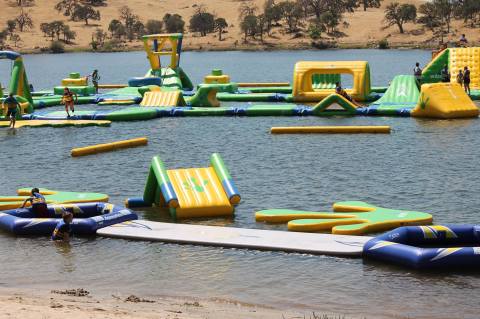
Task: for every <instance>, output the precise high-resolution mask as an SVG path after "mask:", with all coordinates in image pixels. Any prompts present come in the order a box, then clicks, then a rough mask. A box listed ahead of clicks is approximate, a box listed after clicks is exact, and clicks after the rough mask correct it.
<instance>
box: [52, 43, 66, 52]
mask: <svg viewBox="0 0 480 319" xmlns="http://www.w3.org/2000/svg"><path fill="white" fill-rule="evenodd" d="M50 51H52V53H63V52H65V46H64V45H63V43H62V42H60V41H53V42H52V43H51V44H50Z"/></svg>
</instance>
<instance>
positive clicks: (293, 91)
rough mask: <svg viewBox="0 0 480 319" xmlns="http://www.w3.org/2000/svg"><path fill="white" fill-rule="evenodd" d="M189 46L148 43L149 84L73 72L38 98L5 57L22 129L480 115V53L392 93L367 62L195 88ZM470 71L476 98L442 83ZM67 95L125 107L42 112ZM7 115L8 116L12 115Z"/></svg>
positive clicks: (468, 51) (174, 38) (171, 41)
mask: <svg viewBox="0 0 480 319" xmlns="http://www.w3.org/2000/svg"><path fill="white" fill-rule="evenodd" d="M182 39H183V35H182V34H157V35H147V36H144V37H143V43H144V49H145V53H146V56H147V60H148V61H149V64H150V69H148V71H147V72H146V74H145V75H144V76H140V77H132V78H129V79H125V82H126V83H128V84H98V85H97V87H95V86H94V85H89V82H88V78H87V77H82V76H81V75H80V73H78V72H72V73H70V74H69V75H68V77H66V78H64V79H61V80H60V79H59V84H60V85H59V86H56V87H54V88H53V89H52V90H47V91H36V92H35V91H34V92H31V91H30V85H29V82H28V79H27V71H26V70H25V66H24V64H23V58H22V56H21V55H20V54H18V53H15V52H10V51H3V52H0V59H9V60H12V61H13V67H12V72H11V78H10V85H9V90H10V91H11V92H12V93H14V94H15V96H16V97H18V100H19V102H20V110H19V111H20V112H17V114H18V115H17V117H18V120H19V123H21V122H22V121H21V120H24V121H30V123H31V124H27V123H22V124H20V126H33V127H38V126H53V127H58V126H60V127H61V126H66V125H76V124H77V125H79V126H80V125H81V126H87V125H100V126H108V125H109V122H111V121H139V120H148V119H154V118H161V117H184V116H342V115H343V116H359V115H362V116H371V115H373V116H412V117H420V118H440V119H453V118H469V117H478V115H479V109H478V107H477V106H476V105H475V103H474V102H473V101H474V100H479V99H480V47H472V48H446V49H444V50H443V51H441V52H440V53H438V54H437V55H436V56H435V57H434V58H433V59H432V60H431V61H430V63H429V64H428V65H427V66H426V67H425V68H424V69H423V72H422V76H421V78H418V79H417V78H416V77H415V76H413V75H396V76H395V77H393V78H392V79H391V81H390V83H389V84H388V86H385V87H373V86H372V85H371V70H370V66H369V64H368V62H367V61H299V62H297V63H296V64H295V67H294V70H293V78H292V83H268V82H265V83H237V82H233V81H231V77H230V76H229V75H226V74H223V72H222V70H221V69H215V70H213V71H212V72H211V74H208V75H206V76H205V77H204V81H203V83H199V84H197V85H196V86H195V85H194V84H193V83H192V81H191V80H190V79H189V77H188V74H187V72H186V71H184V70H183V69H182V67H181V66H180V62H181V55H182ZM464 65H468V66H469V67H470V72H471V84H470V87H471V93H470V95H467V94H466V93H465V91H464V90H463V88H462V87H461V86H460V85H459V84H457V83H456V79H455V76H451V78H450V82H449V83H444V82H441V80H442V76H441V73H442V69H443V68H444V67H445V66H447V67H448V70H449V72H450V74H452V75H454V74H456V72H457V71H458V69H459V68H462V67H463V66H464ZM342 75H349V76H351V77H352V78H353V80H352V86H351V87H347V88H345V92H346V93H347V94H348V96H349V97H350V98H351V101H350V100H348V99H347V98H345V97H344V96H342V95H339V94H337V93H336V91H335V86H336V83H337V82H341V79H342ZM65 87H68V88H69V89H70V90H71V91H72V92H74V93H75V94H77V96H78V99H77V100H76V103H77V104H95V105H99V106H101V105H115V106H117V107H116V108H114V109H109V110H98V111H97V110H90V111H77V112H76V113H75V115H74V116H71V117H67V116H66V115H65V113H64V112H61V111H53V112H52V111H48V110H42V109H44V108H47V107H49V106H58V105H61V104H62V103H63V91H64V88H65ZM97 89H98V90H99V93H96V92H97ZM3 93H5V92H0V96H3ZM0 114H2V115H4V114H5V110H2V113H0ZM3 117H4V116H3ZM77 120H79V121H82V122H75V121H77ZM32 121H36V122H32ZM51 121H56V122H51ZM0 123H1V122H0Z"/></svg>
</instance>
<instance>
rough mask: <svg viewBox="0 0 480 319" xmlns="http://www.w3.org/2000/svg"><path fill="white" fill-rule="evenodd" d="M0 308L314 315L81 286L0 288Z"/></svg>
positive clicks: (79, 314)
mask: <svg viewBox="0 0 480 319" xmlns="http://www.w3.org/2000/svg"><path fill="white" fill-rule="evenodd" d="M0 309H1V312H0V318H22V319H30V318H31V319H37V318H49V319H56V318H58V319H64V318H69V319H85V318H96V319H102V318H122V319H130V318H131V319H133V318H136V319H142V318H172V319H173V318H178V319H183V318H192V319H193V318H209V319H216V318H218V319H220V318H221V319H229V318H251V319H255V318H263V319H270V318H275V319H278V318H285V319H288V318H314V316H313V312H301V311H282V310H278V309H274V308H268V307H263V306H258V305H251V304H243V303H239V302H234V301H228V300H201V299H193V298H174V297H155V298H154V297H141V296H135V295H120V294H112V295H110V296H97V295H95V293H93V292H90V291H87V290H85V289H71V290H60V291H50V290H42V289H36V290H19V289H15V290H10V289H6V288H1V289H0ZM322 315H323V313H322ZM318 318H320V317H318ZM322 318H323V317H322Z"/></svg>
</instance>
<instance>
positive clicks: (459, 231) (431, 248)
mask: <svg viewBox="0 0 480 319" xmlns="http://www.w3.org/2000/svg"><path fill="white" fill-rule="evenodd" d="M363 254H364V256H365V257H367V258H373V259H378V260H382V261H386V262H390V263H394V264H400V265H404V266H408V267H412V268H417V269H430V268H447V267H451V268H452V269H453V268H455V269H458V268H460V267H464V268H465V267H478V266H480V225H449V226H442V225H433V226H408V227H400V228H397V229H394V230H392V231H390V232H388V233H385V234H383V235H380V236H378V237H375V238H373V239H371V240H369V241H368V242H367V243H366V244H365V246H364V247H363Z"/></svg>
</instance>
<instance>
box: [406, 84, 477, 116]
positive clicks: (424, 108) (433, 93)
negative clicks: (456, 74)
mask: <svg viewBox="0 0 480 319" xmlns="http://www.w3.org/2000/svg"><path fill="white" fill-rule="evenodd" d="M411 115H412V116H414V117H429V118H443V119H453V118H465V117H478V115H479V109H478V107H477V106H476V105H475V103H473V101H472V100H471V99H470V97H469V96H468V95H467V94H466V93H465V91H464V90H463V88H462V87H461V86H460V85H459V84H457V83H432V84H423V85H422V89H421V92H420V98H419V101H418V104H417V106H416V107H415V108H414V109H413V110H412V113H411Z"/></svg>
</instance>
